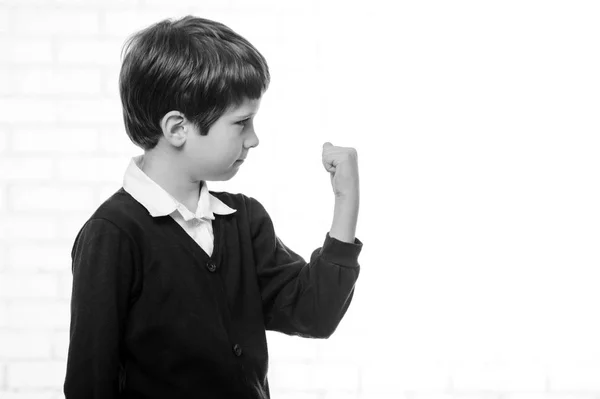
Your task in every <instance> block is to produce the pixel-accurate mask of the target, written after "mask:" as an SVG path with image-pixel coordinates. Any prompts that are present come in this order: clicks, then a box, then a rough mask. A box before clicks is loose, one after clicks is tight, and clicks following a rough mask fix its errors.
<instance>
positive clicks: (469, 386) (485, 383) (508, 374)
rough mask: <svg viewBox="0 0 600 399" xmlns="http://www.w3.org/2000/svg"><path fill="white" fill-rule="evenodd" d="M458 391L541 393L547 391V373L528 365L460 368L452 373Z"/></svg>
mask: <svg viewBox="0 0 600 399" xmlns="http://www.w3.org/2000/svg"><path fill="white" fill-rule="evenodd" d="M452 383H453V388H454V389H455V390H457V391H474V390H486V391H490V390H491V391H517V392H518V391H521V392H539V391H544V390H545V389H546V383H547V380H546V373H545V370H544V369H543V368H542V367H539V366H538V367H536V366H531V365H526V364H520V365H516V364H515V365H508V364H491V365H481V366H480V367H473V366H458V367H456V368H455V369H454V370H453V373H452Z"/></svg>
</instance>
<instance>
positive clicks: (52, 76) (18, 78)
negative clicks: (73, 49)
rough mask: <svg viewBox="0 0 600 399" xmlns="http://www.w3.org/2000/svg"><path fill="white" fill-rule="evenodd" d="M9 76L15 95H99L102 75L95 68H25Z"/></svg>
mask: <svg viewBox="0 0 600 399" xmlns="http://www.w3.org/2000/svg"><path fill="white" fill-rule="evenodd" d="M11 75H12V76H11V78H12V80H13V90H14V92H15V93H17V94H24V95H32V94H41V95H47V94H52V95H68V94H99V93H101V91H102V73H101V71H100V70H99V69H95V68H61V69H57V68H54V69H50V68H45V69H42V68H27V69H20V70H18V71H13V72H12V73H11Z"/></svg>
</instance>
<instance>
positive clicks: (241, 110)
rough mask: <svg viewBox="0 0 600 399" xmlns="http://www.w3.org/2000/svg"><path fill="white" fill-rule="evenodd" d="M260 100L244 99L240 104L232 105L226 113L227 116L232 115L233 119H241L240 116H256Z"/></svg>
mask: <svg viewBox="0 0 600 399" xmlns="http://www.w3.org/2000/svg"><path fill="white" fill-rule="evenodd" d="M260 100H261V99H260V98H258V99H255V100H250V99H247V98H245V99H244V100H243V101H242V102H241V104H238V105H233V106H232V107H231V108H230V109H229V110H228V111H227V114H228V115H232V116H234V117H242V116H250V115H253V114H256V113H257V112H258V108H259V107H260Z"/></svg>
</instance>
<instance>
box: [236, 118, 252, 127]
mask: <svg viewBox="0 0 600 399" xmlns="http://www.w3.org/2000/svg"><path fill="white" fill-rule="evenodd" d="M249 120H250V118H246V119H243V120H241V121H237V122H236V124H237V125H240V126H246V123H248V121H249Z"/></svg>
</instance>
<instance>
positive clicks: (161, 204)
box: [123, 155, 236, 221]
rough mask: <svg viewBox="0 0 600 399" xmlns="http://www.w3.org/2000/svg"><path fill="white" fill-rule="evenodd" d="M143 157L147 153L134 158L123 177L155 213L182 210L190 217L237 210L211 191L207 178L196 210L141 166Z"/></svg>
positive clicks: (130, 190) (209, 216)
mask: <svg viewBox="0 0 600 399" xmlns="http://www.w3.org/2000/svg"><path fill="white" fill-rule="evenodd" d="M143 157H144V155H139V156H137V157H133V158H131V161H130V162H129V166H128V167H127V170H126V171H125V177H124V178H123V188H124V189H125V191H127V192H128V193H129V194H130V195H131V196H132V197H133V198H134V199H135V200H136V201H137V202H139V203H140V204H142V205H143V206H144V207H145V208H146V209H147V210H148V212H149V213H150V215H151V216H152V217H158V216H166V215H170V214H171V213H173V212H175V211H179V213H180V214H181V216H183V218H184V219H185V220H186V221H188V220H190V219H193V218H197V219H209V220H214V219H215V214H217V215H229V214H232V213H234V212H235V211H236V210H235V209H233V208H230V207H229V206H227V205H225V204H224V203H223V202H222V201H221V200H220V199H218V198H217V197H215V196H214V195H212V194H211V193H209V191H208V186H207V185H206V181H204V180H203V181H202V183H201V188H200V198H199V199H198V208H197V209H196V213H195V214H194V213H192V212H191V211H190V210H189V209H187V208H186V207H185V206H184V205H183V204H181V203H180V202H179V201H177V200H176V199H175V198H173V197H172V196H171V195H170V194H169V193H167V192H166V191H165V189H163V188H162V187H161V186H159V185H158V184H157V183H156V182H155V181H154V180H152V179H151V178H150V177H148V175H146V174H145V173H144V172H143V171H142V170H141V169H140V165H141V163H142V161H143Z"/></svg>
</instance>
